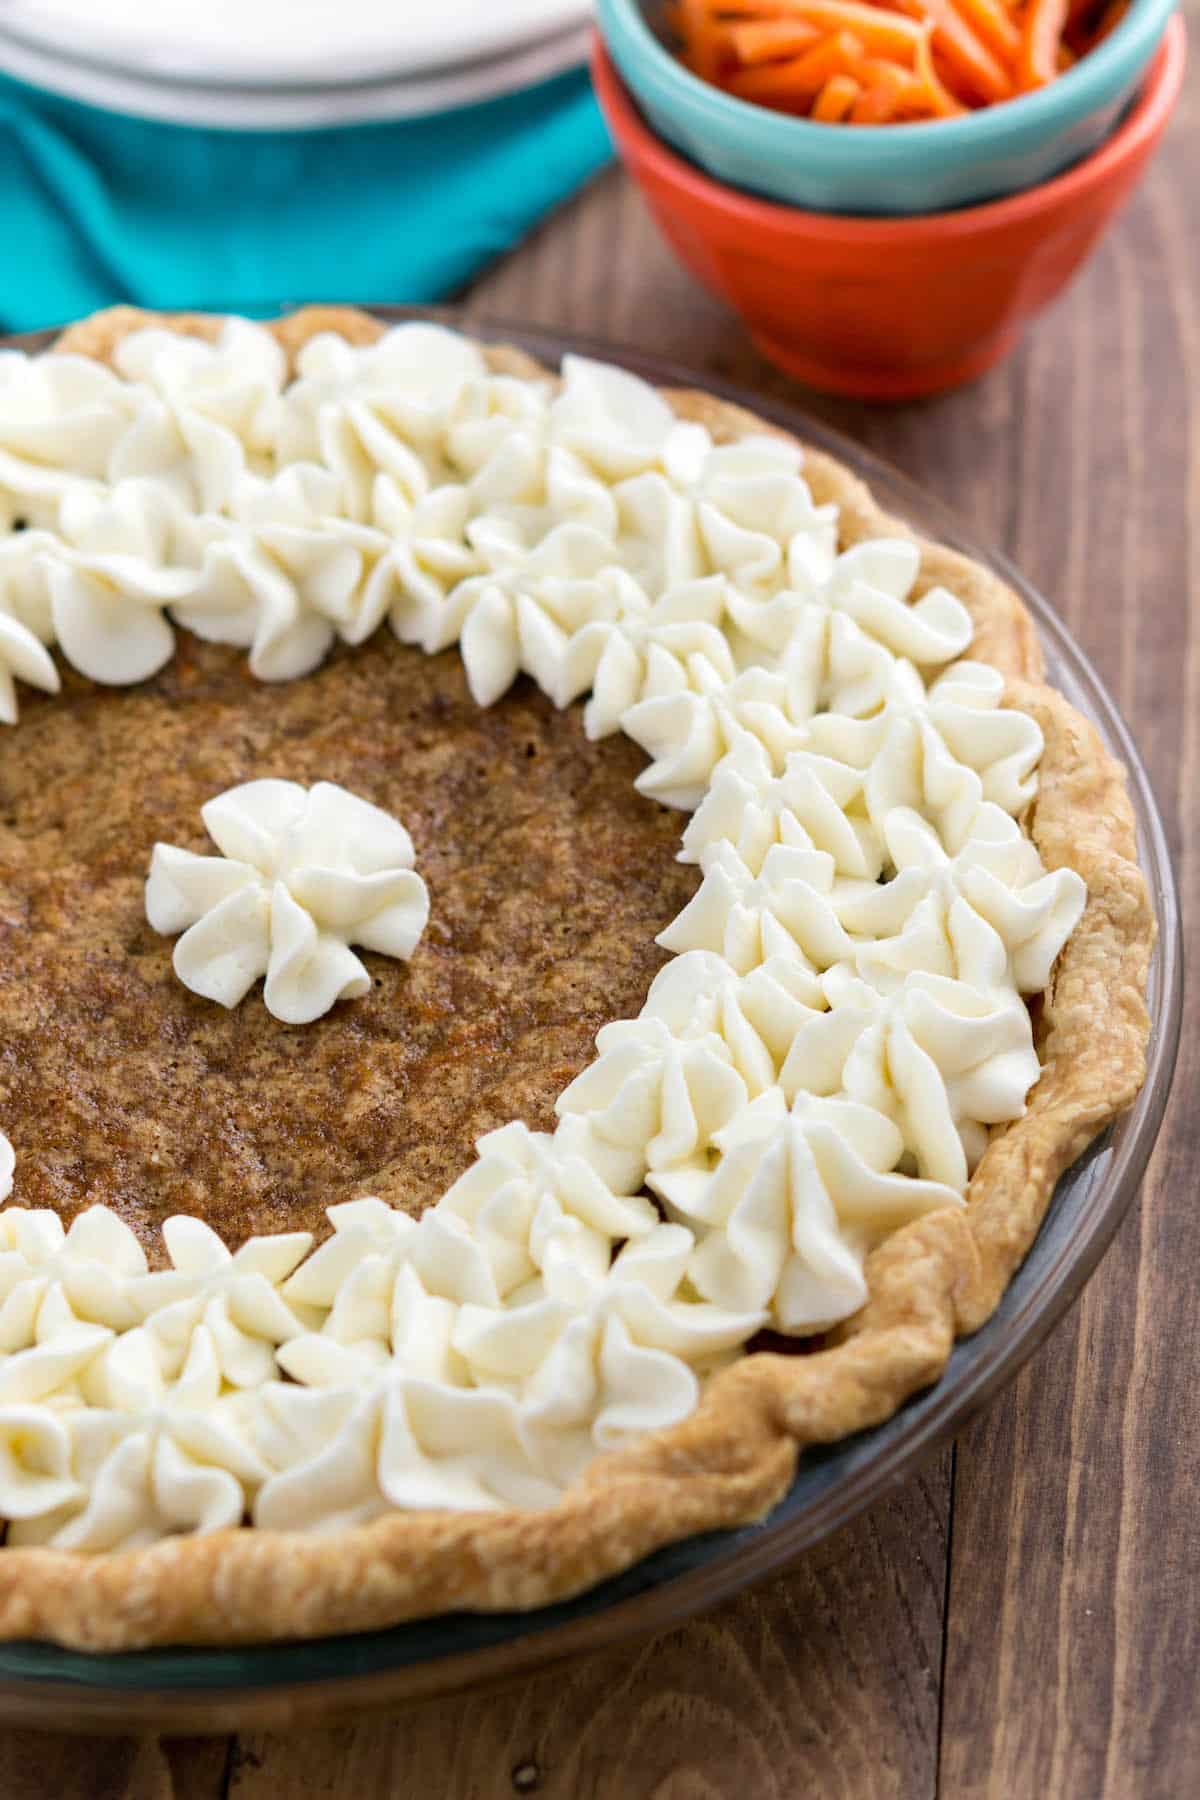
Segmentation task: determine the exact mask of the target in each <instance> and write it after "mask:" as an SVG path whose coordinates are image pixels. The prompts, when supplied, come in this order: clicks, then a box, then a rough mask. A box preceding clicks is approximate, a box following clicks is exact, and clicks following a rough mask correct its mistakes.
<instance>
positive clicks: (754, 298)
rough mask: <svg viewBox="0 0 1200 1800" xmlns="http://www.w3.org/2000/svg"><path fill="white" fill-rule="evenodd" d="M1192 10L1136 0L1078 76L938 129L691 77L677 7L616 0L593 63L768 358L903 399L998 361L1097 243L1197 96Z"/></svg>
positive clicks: (677, 234) (664, 206)
mask: <svg viewBox="0 0 1200 1800" xmlns="http://www.w3.org/2000/svg"><path fill="white" fill-rule="evenodd" d="M1173 7H1174V0H1131V4H1130V5H1129V7H1128V10H1127V12H1126V13H1125V16H1124V17H1123V18H1122V19H1121V21H1120V22H1119V23H1118V24H1117V25H1116V27H1115V29H1113V30H1112V31H1111V32H1109V34H1108V35H1107V36H1105V37H1104V38H1103V40H1102V41H1101V42H1099V43H1098V44H1097V45H1096V47H1095V48H1094V49H1092V50H1090V51H1089V52H1088V54H1086V55H1084V56H1081V57H1080V58H1079V60H1078V61H1077V62H1075V63H1074V64H1073V66H1071V67H1069V68H1067V69H1066V70H1065V72H1064V73H1063V74H1062V75H1061V76H1059V78H1058V79H1056V80H1053V81H1051V82H1049V84H1048V85H1045V86H1042V87H1039V88H1036V89H1035V90H1034V91H1032V92H1028V93H1022V94H1020V95H1019V96H1018V97H1016V98H1014V99H1010V100H1006V101H1004V102H1003V103H1002V104H997V105H992V106H986V107H982V108H980V109H979V110H975V111H967V112H964V113H963V114H961V116H956V117H948V118H938V119H934V120H930V121H929V122H926V123H889V124H880V125H870V124H853V125H850V124H840V123H839V124H825V123H818V122H815V121H814V120H812V119H810V118H807V117H796V116H792V115H791V114H789V113H785V112H780V111H775V110H769V109H768V108H767V107H765V106H761V105H757V104H753V103H751V102H750V101H748V100H746V99H741V98H738V97H736V96H735V95H734V94H731V93H728V92H725V91H723V90H722V88H720V87H718V86H716V85H713V84H712V83H711V82H710V81H707V80H702V79H700V77H699V76H698V75H696V74H694V73H692V71H691V70H690V69H689V68H687V67H685V65H684V63H683V61H682V60H681V59H680V57H679V56H678V54H677V53H676V52H677V49H678V45H677V43H676V42H675V40H674V39H673V37H672V31H671V28H670V26H669V24H668V21H669V20H671V19H672V18H674V17H675V16H676V15H675V13H674V9H673V8H671V7H670V6H668V5H664V4H663V3H662V0H597V9H596V10H597V20H598V25H599V34H598V39H597V43H596V47H595V51H594V60H593V75H594V79H595V84H596V89H597V93H598V94H599V97H600V102H601V105H602V106H603V108H604V112H605V114H606V116H607V119H608V122H609V126H610V128H611V130H612V133H613V136H614V138H615V140H616V143H617V147H618V149H619V151H620V153H621V156H622V157H623V159H624V161H625V164H626V166H627V168H628V169H629V172H630V174H631V175H632V177H633V179H634V180H635V181H636V182H637V183H638V185H639V186H640V187H641V189H642V191H643V193H644V195H645V197H646V199H647V201H648V203H649V205H650V208H651V210H652V212H653V213H654V215H655V217H656V219H657V221H658V223H659V225H660V227H661V229H662V231H663V233H664V235H665V237H666V238H667V239H668V241H669V242H670V243H671V244H672V246H673V247H674V249H675V250H676V252H677V254H678V255H679V257H680V258H681V260H682V261H683V262H684V263H685V265H686V266H687V267H688V268H689V269H690V270H691V271H692V272H693V274H695V275H696V277H697V278H698V279H699V280H700V281H701V282H703V283H704V285H705V286H707V287H709V288H710V289H711V290H712V291H713V292H714V293H716V294H718V295H720V296H721V297H722V298H723V299H725V300H726V301H727V302H729V303H730V304H731V305H732V306H733V307H734V308H735V309H736V310H737V311H738V312H739V313H741V314H742V316H743V317H744V319H745V321H746V323H747V326H748V327H749V329H750V331H751V333H752V335H753V337H754V339H755V341H756V343H757V344H758V345H759V347H760V348H761V349H762V350H763V352H764V353H765V354H766V355H767V356H769V357H770V358H771V359H772V360H773V361H774V362H776V363H777V364H779V366H780V367H782V368H784V369H785V370H787V371H788V372H789V373H790V374H793V375H796V376H797V377H799V379H801V380H803V381H805V382H807V383H809V384H810V385H811V386H814V387H819V388H824V389H826V390H829V391H832V392H840V393H846V394H853V395H858V396H861V397H865V398H876V399H901V398H907V397H911V396H915V395H920V394H927V393H933V392H936V391H938V390H939V389H943V388H947V387H952V386H954V385H956V384H957V383H959V382H962V381H966V380H969V379H970V378H972V377H973V376H975V375H978V374H980V373H982V372H983V370H985V369H987V368H988V367H990V366H991V365H992V364H993V363H995V362H997V361H998V360H999V359H1000V358H1001V357H1002V356H1004V355H1005V354H1006V353H1007V351H1008V350H1010V349H1011V348H1012V346H1013V344H1014V343H1015V341H1016V339H1017V337H1018V336H1019V334H1020V332H1021V329H1022V327H1023V326H1024V325H1025V324H1026V323H1027V322H1028V320H1029V319H1030V318H1031V317H1032V316H1033V315H1034V314H1035V313H1036V312H1038V311H1040V310H1041V309H1042V308H1043V307H1044V306H1045V305H1046V304H1047V303H1048V302H1049V301H1050V300H1051V299H1053V297H1054V296H1055V295H1056V294H1057V293H1059V292H1060V290H1061V289H1062V288H1063V287H1064V286H1065V284H1066V283H1067V281H1069V280H1070V278H1071V277H1072V276H1073V275H1074V274H1075V272H1076V271H1077V270H1078V269H1079V267H1080V266H1081V264H1082V263H1083V262H1084V260H1085V259H1086V258H1087V256H1088V255H1089V254H1090V252H1091V251H1092V249H1093V248H1094V246H1095V244H1096V242H1097V240H1098V239H1099V237H1100V236H1101V234H1102V233H1103V231H1104V230H1105V228H1106V227H1107V225H1108V223H1109V221H1110V220H1111V218H1112V216H1113V214H1114V212H1115V211H1116V210H1117V208H1118V207H1119V206H1120V204H1121V203H1122V202H1123V201H1124V200H1125V199H1126V198H1127V197H1128V196H1129V194H1130V192H1131V191H1132V189H1133V187H1134V185H1135V183H1136V182H1137V180H1138V178H1139V176H1140V174H1141V173H1142V171H1143V169H1144V167H1145V165H1146V163H1147V160H1148V159H1149V157H1150V155H1151V153H1152V151H1153V150H1154V148H1155V146H1156V145H1157V143H1158V140H1159V138H1160V137H1161V135H1162V133H1163V131H1164V129H1165V127H1166V124H1167V120H1168V118H1169V117H1170V114H1171V111H1172V109H1173V107H1174V104H1175V102H1176V100H1177V99H1178V96H1179V92H1180V88H1181V86H1182V80H1183V68H1184V61H1185V54H1186V51H1185V34H1184V30H1183V26H1182V24H1181V23H1180V21H1179V20H1178V19H1177V18H1175V17H1173V16H1172V14H1173ZM903 10H904V11H908V8H903Z"/></svg>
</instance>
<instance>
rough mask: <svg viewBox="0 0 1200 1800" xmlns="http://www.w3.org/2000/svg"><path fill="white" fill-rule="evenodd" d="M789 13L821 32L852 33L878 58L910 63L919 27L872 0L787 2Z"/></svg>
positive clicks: (802, 0)
mask: <svg viewBox="0 0 1200 1800" xmlns="http://www.w3.org/2000/svg"><path fill="white" fill-rule="evenodd" d="M788 10H789V12H794V13H795V14H796V16H797V17H798V18H802V19H805V20H807V21H808V23H809V24H810V25H817V26H820V27H821V28H823V29H824V30H825V31H852V32H853V33H854V35H855V37H857V38H861V39H862V41H863V43H864V44H865V45H866V47H867V49H868V50H870V51H871V52H872V53H873V54H876V55H880V56H894V57H897V58H899V57H903V58H904V59H905V61H906V62H911V60H912V52H913V47H914V46H915V44H916V41H917V37H918V35H919V32H920V27H919V26H917V25H914V24H913V23H912V21H911V20H908V19H901V18H898V17H897V16H896V14H895V13H893V12H889V11H888V10H887V9H886V8H885V7H882V6H877V5H875V4H873V3H872V0H790V5H789V8H788Z"/></svg>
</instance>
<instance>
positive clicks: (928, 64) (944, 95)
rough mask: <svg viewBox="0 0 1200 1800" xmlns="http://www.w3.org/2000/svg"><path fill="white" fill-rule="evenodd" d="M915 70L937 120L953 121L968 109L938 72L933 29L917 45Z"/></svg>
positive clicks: (925, 33)
mask: <svg viewBox="0 0 1200 1800" xmlns="http://www.w3.org/2000/svg"><path fill="white" fill-rule="evenodd" d="M913 68H914V69H915V70H916V72H917V74H918V75H919V76H920V77H921V79H922V81H923V82H924V83H925V92H926V93H927V94H928V96H929V109H930V111H931V113H932V114H933V116H934V118H935V119H952V118H954V117H955V116H956V114H958V113H963V112H965V111H966V110H967V109H966V107H965V106H964V105H963V104H962V101H961V100H956V99H955V98H954V95H953V94H952V93H951V92H950V89H949V88H948V87H947V86H946V84H945V82H944V81H943V80H942V78H941V76H940V75H939V74H938V72H937V66H936V64H935V63H934V60H933V28H932V26H931V27H930V29H929V30H928V31H925V32H923V33H922V35H921V42H920V43H919V44H918V45H917V53H916V56H915V57H914V58H913Z"/></svg>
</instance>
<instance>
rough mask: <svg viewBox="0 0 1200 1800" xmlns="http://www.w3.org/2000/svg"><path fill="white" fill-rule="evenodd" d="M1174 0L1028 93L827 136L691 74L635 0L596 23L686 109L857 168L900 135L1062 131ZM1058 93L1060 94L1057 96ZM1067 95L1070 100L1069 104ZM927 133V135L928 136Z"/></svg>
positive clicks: (1155, 29) (917, 144)
mask: <svg viewBox="0 0 1200 1800" xmlns="http://www.w3.org/2000/svg"><path fill="white" fill-rule="evenodd" d="M1177 4H1178V0H1133V4H1132V5H1131V6H1130V8H1129V11H1128V12H1127V13H1126V15H1125V17H1124V18H1123V19H1122V20H1121V22H1120V24H1119V25H1117V26H1116V28H1115V29H1114V30H1113V31H1111V32H1110V33H1109V34H1108V36H1107V37H1106V38H1105V39H1104V40H1103V42H1101V43H1099V44H1097V45H1096V47H1095V49H1094V50H1089V51H1088V53H1087V55H1086V56H1082V57H1080V59H1079V61H1078V62H1077V63H1076V64H1075V65H1074V66H1073V67H1072V68H1070V69H1067V70H1065V71H1064V73H1063V74H1061V75H1060V76H1058V77H1057V78H1056V80H1054V81H1052V82H1050V83H1048V85H1047V86H1045V87H1042V88H1037V89H1035V90H1034V91H1033V92H1032V93H1029V94H1019V95H1017V96H1016V98H1015V99H1012V100H1006V101H1004V102H1003V103H1002V104H999V105H993V106H985V107H980V108H979V109H978V110H976V111H974V112H970V113H968V114H967V115H966V116H965V117H964V118H960V119H929V120H913V121H910V122H909V123H906V124H903V125H859V126H856V127H855V129H854V130H853V131H852V132H849V131H844V130H843V131H842V132H841V136H840V138H834V137H832V136H831V127H830V126H829V125H827V124H825V123H822V122H820V121H817V120H813V119H798V118H794V117H792V116H791V115H790V114H787V113H779V112H775V111H773V110H772V109H771V108H770V107H765V106H757V105H755V104H754V103H753V102H752V101H749V100H739V99H738V98H737V97H736V96H735V95H733V94H727V93H726V92H725V91H724V89H723V88H718V87H714V86H713V84H712V83H711V82H708V81H703V80H701V78H700V77H699V76H698V75H693V74H692V72H691V70H690V69H686V68H685V67H684V66H683V64H682V63H681V62H680V61H679V60H678V58H676V57H674V56H672V55H671V53H670V51H669V50H667V49H665V48H664V46H663V45H662V44H661V43H660V42H659V40H658V38H657V37H656V36H655V34H654V32H653V31H651V29H650V26H649V25H648V24H647V22H646V17H645V14H644V12H643V10H642V7H641V4H640V0H597V29H598V30H599V31H601V33H602V34H603V31H604V15H605V13H606V12H611V13H612V14H613V15H614V17H615V18H617V19H618V20H619V22H620V25H621V27H622V28H623V29H625V30H627V31H628V32H629V34H630V36H631V38H632V39H633V41H634V43H635V45H636V46H637V48H638V49H639V50H640V51H641V53H642V54H643V55H644V56H646V57H647V58H648V59H649V63H650V66H651V67H652V68H653V70H654V73H655V75H656V78H657V79H658V80H659V81H660V83H663V84H665V85H666V87H667V88H668V89H672V90H674V93H675V95H676V96H677V97H678V98H679V99H680V100H681V101H682V102H683V103H684V104H685V105H686V106H687V107H688V108H689V110H692V111H695V110H697V109H699V110H700V111H704V112H707V113H708V114H709V116H710V117H718V118H720V119H722V120H723V122H724V123H725V124H726V125H729V126H733V127H735V128H736V129H738V130H746V129H747V128H751V129H752V130H753V131H754V134H755V136H756V137H757V138H758V140H759V145H760V147H761V148H762V149H764V150H784V149H787V150H793V149H795V148H796V147H797V146H799V145H801V144H807V146H808V147H809V148H810V149H812V148H814V147H815V146H816V145H817V144H818V143H821V144H823V145H825V146H826V148H829V147H831V146H832V145H833V144H834V143H838V144H839V145H840V148H839V156H840V157H843V158H844V161H845V163H846V164H847V166H850V167H854V168H857V169H860V170H861V169H864V168H865V167H866V166H867V165H869V164H870V163H871V162H873V160H874V158H875V156H876V155H877V154H878V151H879V149H880V146H881V144H883V143H887V144H890V146H891V148H892V150H893V152H894V151H895V149H896V147H897V134H900V137H899V141H900V143H901V144H903V145H905V146H909V147H911V148H912V149H913V150H915V151H918V152H920V151H922V150H927V149H928V148H929V147H930V146H931V144H941V145H943V146H944V147H945V148H947V149H950V150H953V149H959V150H963V149H968V148H969V149H971V150H973V151H977V152H978V151H983V150H987V149H989V148H990V149H992V150H995V151H997V152H1000V151H1003V150H1005V149H1006V148H1007V147H1008V145H1009V140H1011V138H1012V136H1013V134H1014V133H1015V132H1019V131H1021V129H1022V127H1026V128H1029V129H1030V130H1036V127H1037V126H1038V125H1039V123H1040V124H1044V125H1046V126H1047V127H1049V128H1051V130H1052V131H1054V130H1065V129H1067V128H1068V127H1069V126H1070V125H1072V124H1075V123H1077V122H1078V121H1079V120H1080V119H1082V118H1085V117H1086V116H1087V114H1088V113H1089V112H1090V111H1092V110H1094V109H1096V108H1099V107H1100V106H1102V105H1103V104H1105V102H1106V99H1108V98H1110V97H1111V96H1108V95H1103V94H1101V95H1095V94H1094V90H1095V89H1096V88H1097V87H1103V86H1104V83H1105V76H1106V75H1107V76H1111V77H1114V78H1115V77H1117V72H1118V70H1119V68H1120V67H1121V66H1122V65H1124V64H1126V63H1130V64H1137V63H1138V62H1139V59H1141V60H1143V61H1148V60H1149V56H1150V49H1151V44H1152V42H1153V41H1154V40H1156V39H1157V38H1158V37H1160V36H1161V35H1162V33H1163V31H1164V30H1165V29H1166V27H1167V26H1169V24H1170V22H1171V19H1172V17H1173V16H1177V15H1176V14H1175V8H1176V6H1177ZM1064 96H1065V98H1064ZM1072 101H1074V102H1075V104H1074V105H1072V104H1071V103H1072ZM931 134H933V135H932V136H931Z"/></svg>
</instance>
